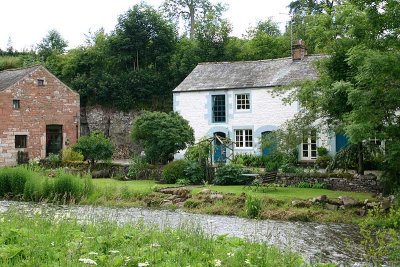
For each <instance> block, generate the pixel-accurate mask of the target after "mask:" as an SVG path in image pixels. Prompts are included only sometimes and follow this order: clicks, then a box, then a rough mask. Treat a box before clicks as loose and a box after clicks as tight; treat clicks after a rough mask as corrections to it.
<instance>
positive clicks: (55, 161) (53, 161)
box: [47, 153, 61, 168]
mask: <svg viewBox="0 0 400 267" xmlns="http://www.w3.org/2000/svg"><path fill="white" fill-rule="evenodd" d="M47 162H48V163H49V164H50V168H58V167H60V163H61V160H60V156H59V155H57V154H53V153H50V154H49V156H48V157H47Z"/></svg>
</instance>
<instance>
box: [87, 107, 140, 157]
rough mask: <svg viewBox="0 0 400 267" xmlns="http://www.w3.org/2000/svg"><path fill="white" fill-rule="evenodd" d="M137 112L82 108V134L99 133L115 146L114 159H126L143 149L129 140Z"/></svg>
mask: <svg viewBox="0 0 400 267" xmlns="http://www.w3.org/2000/svg"><path fill="white" fill-rule="evenodd" d="M139 113H140V112H139V111H133V110H132V111H129V112H123V111H117V110H115V109H111V108H105V107H101V106H92V107H86V108H82V113H81V124H82V134H88V133H89V132H93V131H96V130H97V131H101V132H103V133H104V134H105V135H106V136H108V137H109V138H110V139H111V141H112V143H113V144H114V146H115V148H116V149H115V153H114V156H113V157H114V159H128V158H130V157H131V155H132V154H133V153H135V154H139V153H140V152H141V151H142V150H143V148H142V147H141V146H140V145H139V144H137V143H133V142H132V141H131V138H130V132H131V128H132V124H133V122H134V121H135V119H136V118H137V116H138V115H139Z"/></svg>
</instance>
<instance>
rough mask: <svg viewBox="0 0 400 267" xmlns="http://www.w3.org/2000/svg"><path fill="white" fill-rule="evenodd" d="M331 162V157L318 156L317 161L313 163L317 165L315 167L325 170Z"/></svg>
mask: <svg viewBox="0 0 400 267" xmlns="http://www.w3.org/2000/svg"><path fill="white" fill-rule="evenodd" d="M331 161H332V157H331V156H329V155H325V156H318V158H317V160H316V161H315V163H316V164H317V166H318V167H319V168H323V169H325V168H326V167H328V166H329V164H330V163H331Z"/></svg>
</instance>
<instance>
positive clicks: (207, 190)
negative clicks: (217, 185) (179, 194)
mask: <svg viewBox="0 0 400 267" xmlns="http://www.w3.org/2000/svg"><path fill="white" fill-rule="evenodd" d="M199 194H204V195H206V194H211V190H210V189H207V188H204V189H203V190H201V191H200V192H199Z"/></svg>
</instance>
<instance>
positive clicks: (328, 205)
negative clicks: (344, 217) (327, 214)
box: [325, 203, 338, 210]
mask: <svg viewBox="0 0 400 267" xmlns="http://www.w3.org/2000/svg"><path fill="white" fill-rule="evenodd" d="M325 208H326V209H328V210H338V206H337V205H333V204H329V203H326V204H325Z"/></svg>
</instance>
